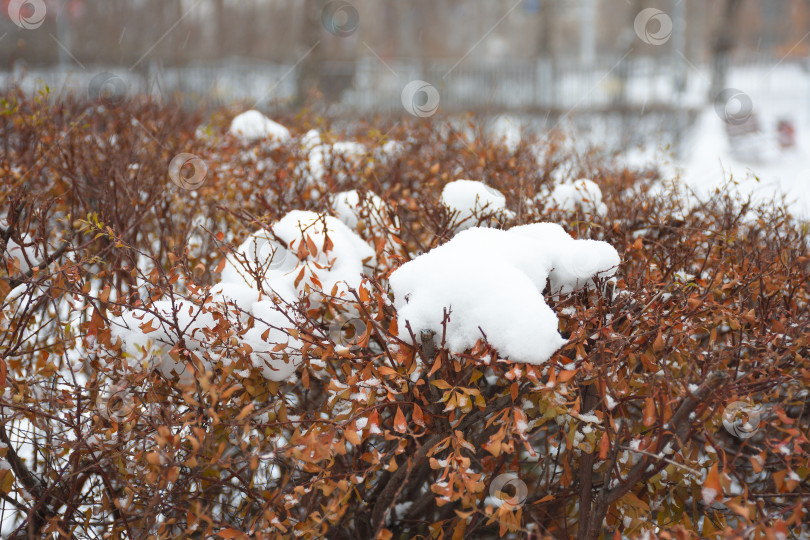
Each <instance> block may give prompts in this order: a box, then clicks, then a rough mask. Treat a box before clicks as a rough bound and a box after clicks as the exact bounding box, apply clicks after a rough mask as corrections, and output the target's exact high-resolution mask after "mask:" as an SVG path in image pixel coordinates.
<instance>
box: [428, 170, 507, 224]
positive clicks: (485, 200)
mask: <svg viewBox="0 0 810 540" xmlns="http://www.w3.org/2000/svg"><path fill="white" fill-rule="evenodd" d="M442 203H443V204H444V205H445V206H446V207H447V208H448V210H449V211H450V212H451V214H452V219H453V223H454V225H455V228H456V230H464V229H468V228H470V227H474V226H476V225H479V224H490V223H492V224H494V223H497V222H498V221H499V220H500V221H502V220H504V219H508V218H510V217H513V216H514V213H513V212H511V211H510V210H509V209H508V208H507V207H506V197H504V195H503V193H501V192H500V191H498V190H497V189H495V188H493V187H491V186H488V185H486V184H484V183H482V182H478V181H475V180H456V181H454V182H450V183H448V184H447V185H445V186H444V189H443V190H442Z"/></svg>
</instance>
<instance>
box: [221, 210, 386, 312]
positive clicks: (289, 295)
mask: <svg viewBox="0 0 810 540" xmlns="http://www.w3.org/2000/svg"><path fill="white" fill-rule="evenodd" d="M327 238H328V241H327ZM374 263H375V255H374V250H373V249H371V247H370V246H369V245H368V244H367V243H366V242H364V241H363V239H362V238H360V237H359V236H358V235H357V234H356V233H355V232H354V231H352V230H351V229H349V228H348V227H347V226H346V225H345V224H344V223H343V222H341V221H340V220H339V219H337V218H335V217H332V216H325V215H320V214H316V213H315V212H308V211H301V210H294V211H292V212H289V213H288V214H287V215H286V216H284V218H282V219H281V220H280V221H278V222H276V223H275V224H274V225H273V226H272V227H271V229H270V230H259V231H256V232H255V233H253V234H252V235H251V236H250V237H249V238H248V239H247V240H245V242H244V243H242V245H241V246H239V248H238V249H237V250H236V252H235V253H234V254H231V255H230V256H228V258H227V262H226V264H225V268H224V269H223V271H222V282H227V283H235V284H242V285H249V286H255V284H256V279H255V277H253V274H256V275H258V276H260V277H262V278H263V279H264V284H265V285H266V287H265V289H266V291H268V292H269V291H270V290H272V291H273V292H274V293H275V294H276V295H278V296H279V297H280V298H281V299H283V300H284V301H287V302H293V301H295V300H297V299H298V296H299V294H300V293H301V292H302V291H303V288H304V286H305V285H309V286H310V288H315V289H320V290H322V291H323V292H325V293H326V294H331V292H332V288H333V287H334V286H337V288H338V294H340V293H341V292H345V291H347V289H348V288H355V289H356V288H357V287H359V286H360V281H361V277H362V274H363V273H364V271H365V269H366V268H367V267H373V265H374ZM302 272H303V273H302Z"/></svg>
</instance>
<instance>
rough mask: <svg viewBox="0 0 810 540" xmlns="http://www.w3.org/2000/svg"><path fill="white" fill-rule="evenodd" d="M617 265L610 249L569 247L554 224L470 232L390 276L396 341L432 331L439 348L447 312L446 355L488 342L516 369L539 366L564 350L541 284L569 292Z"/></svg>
mask: <svg viewBox="0 0 810 540" xmlns="http://www.w3.org/2000/svg"><path fill="white" fill-rule="evenodd" d="M619 262H620V260H619V254H618V253H617V252H616V250H615V249H614V248H613V247H612V246H610V245H609V244H607V243H605V242H598V241H593V240H575V239H573V238H572V237H571V236H569V235H568V234H567V233H566V232H565V231H564V230H563V229H562V228H561V227H560V226H559V225H556V224H552V223H536V224H533V225H524V226H521V227H515V228H513V229H510V230H508V231H503V230H497V229H487V228H480V227H476V228H472V229H468V230H466V231H463V232H461V233H459V234H458V235H457V236H455V237H454V238H453V239H452V240H451V241H450V242H448V243H446V244H444V245H442V246H440V247H438V248H435V249H433V250H431V251H430V252H428V253H426V254H424V255H422V256H420V257H417V258H416V259H414V260H412V261H410V262H408V263H406V264H404V265H403V266H401V267H400V268H398V269H397V270H396V271H394V272H393V273H392V274H391V278H390V285H391V290H392V291H393V293H394V299H395V300H394V306H395V307H396V309H397V317H398V322H399V337H400V338H401V339H402V340H404V341H408V342H411V341H412V340H411V332H413V334H414V335H415V336H421V334H422V331H423V330H432V331H433V332H434V338H433V339H434V341H436V342H437V343H438V342H439V341H440V340H441V336H442V333H443V327H442V321H443V318H444V314H445V312H448V313H449V316H448V319H447V327H446V340H447V346H448V347H449V349H450V350H451V351H452V352H457V353H460V352H463V351H465V350H468V349H470V348H472V347H473V346H474V345H475V343H476V342H477V341H478V340H480V339H482V338H484V337H486V339H487V341H488V342H489V343H490V344H491V345H492V346H494V347H495V348H496V349H498V350H499V351H500V352H501V354H503V355H504V356H506V357H508V358H509V359H510V360H512V361H514V362H524V363H530V364H542V363H543V362H546V361H547V360H548V359H549V358H551V356H552V355H553V354H554V353H555V352H556V351H557V349H559V348H560V347H561V346H562V345H563V344H565V340H564V339H563V338H562V336H560V334H559V332H558V330H557V328H558V321H557V316H556V315H555V313H554V312H553V311H552V310H551V308H550V307H549V306H548V305H547V304H546V302H545V299H544V297H543V294H542V291H543V290H544V289H545V287H546V284H547V283H550V288H551V291H552V293H553V292H567V291H571V290H575V289H577V288H579V287H583V286H587V285H589V284H590V283H593V279H594V278H595V277H600V278H606V277H609V276H611V275H613V274H614V273H615V271H616V268H617V266H618V264H619ZM417 339H418V338H417Z"/></svg>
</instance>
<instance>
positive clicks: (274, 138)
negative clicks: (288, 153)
mask: <svg viewBox="0 0 810 540" xmlns="http://www.w3.org/2000/svg"><path fill="white" fill-rule="evenodd" d="M228 133H230V134H231V135H233V136H234V137H236V138H237V139H239V140H240V141H242V143H244V144H248V143H253V142H256V141H260V140H267V141H268V142H269V143H270V145H271V147H272V148H276V147H278V146H281V145H282V144H284V143H286V142H287V141H289V140H290V131H289V130H288V129H287V128H285V127H284V126H282V125H281V124H279V123H277V122H273V121H272V120H270V119H269V118H267V117H266V116H265V115H263V114H262V113H260V112H259V111H255V110H250V111H247V112H243V113H242V114H240V115H238V116H236V117H235V118H234V119H233V120H232V121H231V127H230V128H228Z"/></svg>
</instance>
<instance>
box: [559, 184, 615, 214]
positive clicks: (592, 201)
mask: <svg viewBox="0 0 810 540" xmlns="http://www.w3.org/2000/svg"><path fill="white" fill-rule="evenodd" d="M547 205H548V206H551V207H554V208H558V209H560V210H565V211H566V212H576V211H581V212H584V213H586V214H598V215H600V216H605V215H607V205H605V203H603V202H602V190H600V189H599V186H598V185H596V182H594V181H593V180H588V179H587V178H580V179H579V180H575V181H574V182H571V183H563V184H558V185H556V186H554V189H553V190H552V191H551V194H550V195H549V196H548V201H547Z"/></svg>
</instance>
